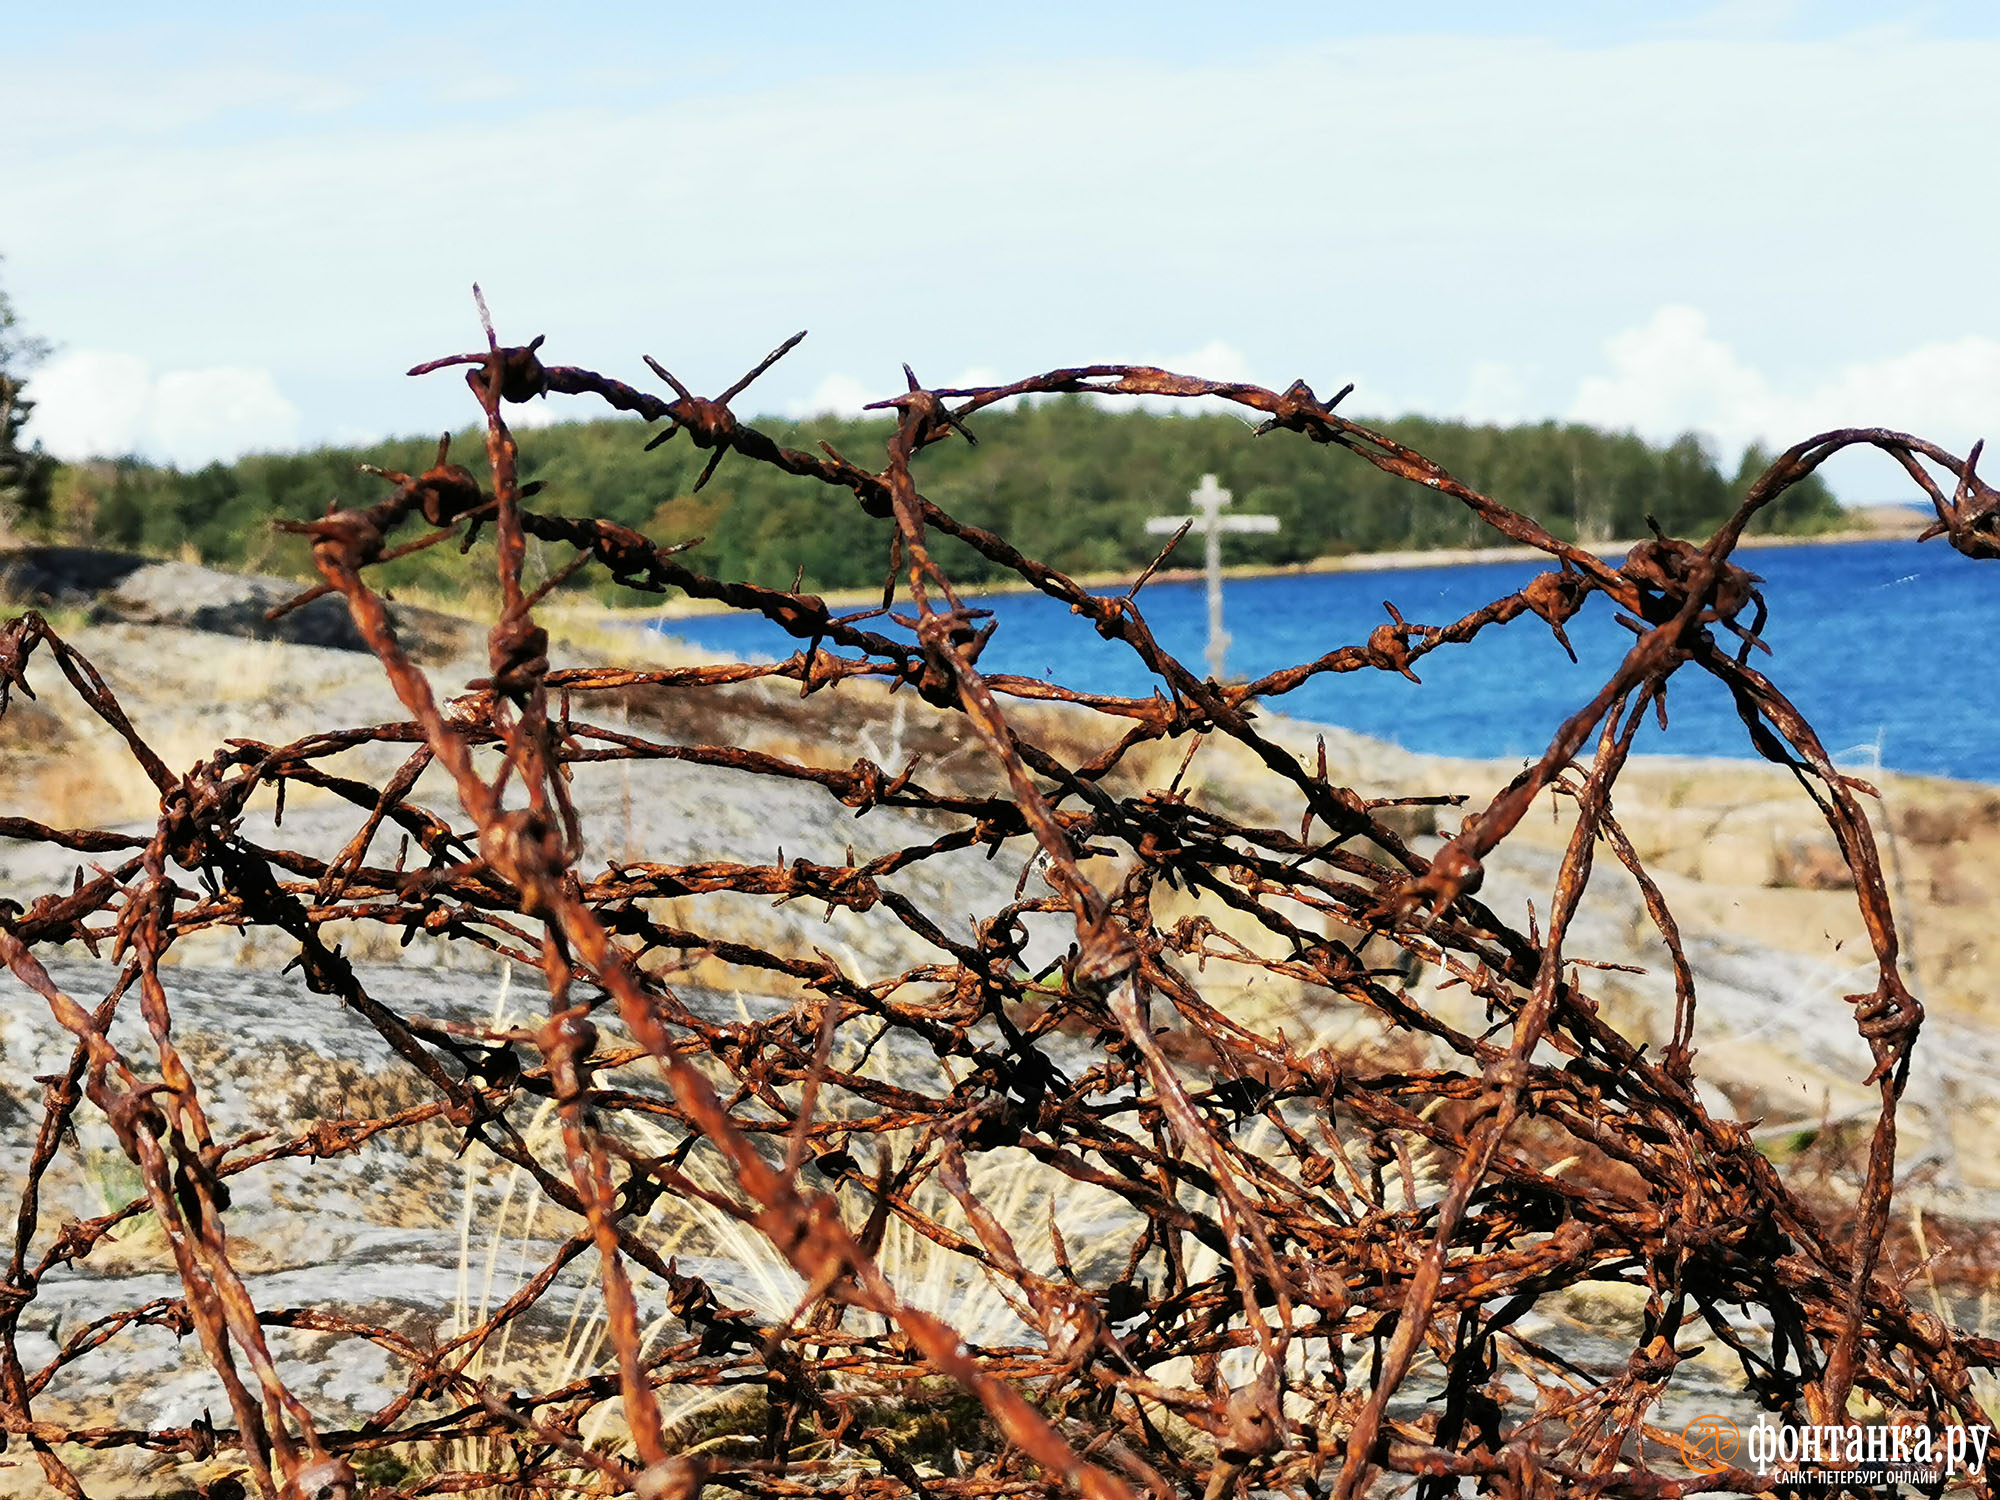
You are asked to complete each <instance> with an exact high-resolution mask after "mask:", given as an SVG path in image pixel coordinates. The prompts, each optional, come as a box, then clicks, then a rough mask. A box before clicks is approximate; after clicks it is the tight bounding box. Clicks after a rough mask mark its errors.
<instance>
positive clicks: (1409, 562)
mask: <svg viewBox="0 0 2000 1500" xmlns="http://www.w3.org/2000/svg"><path fill="white" fill-rule="evenodd" d="M1929 521H1930V517H1929V516H1928V515H1927V514H1925V513H1922V512H1918V511H1915V510H1912V511H1911V512H1910V521H1909V523H1908V524H1907V525H1904V524H1901V523H1900V522H1899V523H1898V524H1894V525H1881V524H1878V525H1874V526H1868V527H1849V528H1846V529H1843V530H1840V531H1820V532H1802V533H1776V534H1769V535H1762V536H1746V537H1744V538H1743V539H1742V540H1741V541H1739V542H1738V543H1737V544H1736V550H1737V551H1739V552H1744V551H1763V550H1766V549H1770V548H1778V547H1833V546H1840V545H1843V544H1845V543H1849V542H1894V541H1908V540H1913V539H1914V538H1915V537H1916V535H1917V533H1918V532H1920V531H1922V530H1923V528H1924V527H1925V526H1926V525H1927V524H1929ZM1642 540H1650V539H1649V538H1635V539H1627V540H1624V541H1608V542H1596V543H1592V544H1590V545H1589V547H1588V549H1587V550H1589V551H1590V552H1592V553H1594V554H1596V555H1597V556H1598V557H1601V558H1603V559H1604V560H1605V561H1607V562H1617V561H1620V560H1622V559H1623V558H1624V556H1625V554H1626V553H1628V552H1630V551H1631V550H1632V548H1633V547H1635V546H1637V545H1638V543H1639V541H1642ZM1548 555H1549V554H1548V553H1546V552H1544V551H1542V550H1541V548H1539V547H1529V546H1525V545H1522V544H1520V543H1509V544H1507V545H1504V546H1498V547H1431V548H1422V549H1415V550H1409V551H1389V552H1345V553H1340V554H1337V555H1330V556H1326V557H1315V558H1311V559H1309V560H1308V561H1306V562H1300V563H1286V564H1282V565H1279V566H1271V565H1268V564H1262V563H1237V564H1234V565H1231V566H1228V567H1225V568H1224V569H1223V570H1222V576H1223V577H1224V578H1228V579H1232V580H1235V579H1247V578H1295V577H1299V576H1301V575H1306V574H1314V573H1399V572H1408V571H1413V570H1416V569H1427V568H1458V567H1465V566H1467V565H1470V564H1474V563H1506V562H1533V561H1534V560H1535V559H1537V558H1543V557H1547V556H1548ZM1070 576H1071V577H1072V578H1074V579H1075V581H1076V582H1077V583H1079V584H1081V585H1082V586H1083V587H1084V588H1087V589H1116V588H1121V587H1124V586H1126V585H1129V584H1130V582H1131V580H1132V579H1133V577H1134V576H1136V575H1135V574H1133V573H1130V572H1093V573H1081V574H1071V575H1070ZM1202 576H1203V574H1202V570H1201V569H1200V568H1162V569H1161V570H1160V571H1159V572H1157V573H1155V574H1154V575H1153V576H1152V578H1151V579H1150V580H1149V582H1150V583H1197V582H1199V581H1200V580H1201V578H1202ZM1034 591H1035V589H1034V585H1033V584H1031V583H1029V582H1028V581H1027V580H1026V579H1022V578H1003V579H997V580H994V581H993V582H990V583H982V584H977V585H972V586H969V587H967V588H966V589H965V593H966V594H967V595H972V594H980V595H985V594H1026V593H1033V592H1034ZM817 597H818V598H820V599H821V600H823V601H824V602H825V603H826V604H827V605H828V606H829V607H831V608H834V609H865V608H868V607H869V606H871V605H875V604H879V603H880V602H881V598H882V592H881V589H880V588H879V587H876V588H849V589H828V590H825V591H824V592H821V593H819V594H818V595H817ZM730 612H731V610H730V607H729V606H728V605H726V604H723V603H721V602H720V601H719V600H714V599H694V598H689V597H688V596H686V595H683V596H682V597H680V598H678V599H672V600H668V601H666V602H664V603H661V604H650V605H640V606H635V607H633V608H630V609H608V610H607V609H600V610H597V611H594V613H596V614H598V615H599V616H600V617H602V618H608V619H613V620H620V621H629V622H633V623H640V624H645V623H653V622H657V621H664V620H679V619H688V618H693V617H697V616H702V615H721V614H729V613H730Z"/></svg>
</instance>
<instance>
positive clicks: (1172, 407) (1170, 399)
mask: <svg viewBox="0 0 2000 1500" xmlns="http://www.w3.org/2000/svg"><path fill="white" fill-rule="evenodd" d="M1105 363H1107V364H1135V365H1153V366H1156V367H1157V368H1159V369H1162V370H1168V371H1171V372H1172V373H1173V374H1175V375H1192V376H1194V377H1195V378H1196V379H1197V380H1220V381H1242V382H1246V383H1256V384H1268V383H1269V382H1265V381H1258V380H1257V377H1256V376H1255V375H1254V374H1252V373H1251V370H1250V360H1249V358H1248V356H1246V355H1245V354H1244V353H1243V351H1242V350H1241V349H1238V348H1237V347H1236V346H1235V345H1233V344H1229V343H1225V342H1224V341H1223V340H1221V339H1210V340H1209V341H1208V342H1207V343H1205V344H1203V345H1202V346H1201V347H1200V348H1199V349H1191V350H1189V351H1187V352H1186V353H1183V354H1168V355H1164V356H1160V357H1157V358H1153V357H1148V358H1142V359H1133V360H1107V361H1105ZM1290 383H1291V382H1289V381H1280V382H1279V384H1280V386H1284V385H1289V384H1290ZM1336 389H1338V387H1336ZM1322 394H1328V393H1326V392H1322ZM1102 401H1103V404H1104V405H1105V406H1108V407H1110V408H1111V409H1112V410H1113V411H1129V410H1132V409H1133V408H1138V409H1140V410H1143V411H1155V412H1168V413H1172V414H1175V415H1179V416H1192V415H1194V414H1196V413H1198V412H1199V413H1215V412H1226V413H1228V414H1230V415H1231V416H1236V417H1241V418H1243V419H1244V420H1245V421H1250V420H1253V419H1254V418H1255V417H1256V413H1255V412H1253V411H1251V410H1250V408H1249V407H1247V406H1239V405H1237V404H1236V403H1235V402H1234V401H1225V400H1223V399H1222V398H1221V397H1219V396H1197V397H1194V398H1192V399H1189V398H1188V397H1185V396H1105V397H1103V398H1102Z"/></svg>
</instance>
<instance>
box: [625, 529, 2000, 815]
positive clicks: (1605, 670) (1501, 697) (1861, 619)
mask: <svg viewBox="0 0 2000 1500" xmlns="http://www.w3.org/2000/svg"><path fill="white" fill-rule="evenodd" d="M1736 557H1737V561H1738V562H1739V563H1741V564H1742V565H1743V566H1745V567H1748V568H1749V569H1750V570H1751V571H1752V572H1754V573H1756V574H1758V575H1760V577H1761V578H1762V580H1763V582H1762V584H1761V585H1760V588H1761V590H1762V592H1763V594H1764V597H1765V599H1766V601H1767V602H1768V603H1769V606H1770V618H1769V620H1768V622H1767V624H1766V625H1765V627H1764V630H1763V639H1764V641H1765V643H1766V644H1767V645H1768V646H1769V647H1770V648H1771V650H1770V654H1769V655H1765V654H1764V653H1763V652H1761V651H1759V652H1756V653H1754V654H1753V656H1752V665H1754V666H1756V667H1757V668H1758V669H1759V670H1761V671H1762V672H1764V674H1765V675H1766V676H1768V677H1770V678H1771V679H1772V681H1773V682H1774V683H1775V684H1776V685H1777V686H1778V688H1779V689H1780V691H1782V692H1783V693H1785V695H1786V696H1787V697H1789V698H1790V699H1791V701H1792V702H1793V703H1794V704H1795V705H1796V706H1797V707H1798V708H1799V709H1800V710H1801V711H1802V712H1803V713H1804V714H1805V717H1806V719H1807V721H1808V722H1810V723H1811V724H1812V725H1813V727H1814V728H1815V729H1816V730H1817V731H1818V733H1819V736H1820V740H1821V743H1822V744H1824V745H1825V746H1826V748H1827V749H1828V750H1829V751H1830V752H1832V753H1833V755H1834V757H1835V758H1836V760H1838V761H1840V763H1841V764H1843V765H1846V766H1850V767H1851V766H1857V765H1858V766H1862V767H1869V766H1875V765H1880V766H1883V767H1886V768H1889V769H1892V770H1897V771H1909V772H1917V773H1921V774H1926V775H1933V776H1947V777H1953V778H1956V779H1959V780H1967V781H1983V782H1995V783H2000V652H1996V649H1995V643H1996V642H2000V567H1996V566H1994V565H1992V564H1987V565H1984V566H1983V567H1982V566H1981V565H1980V564H1977V563H1974V562H1973V561H1971V560H1970V559H1968V558H1965V557H1962V556H1960V555H1959V554H1958V553H1956V552H1953V551H1951V550H1950V549H1949V548H1948V547H1946V546H1945V544H1944V543H1943V542H1942V541H1933V542H1926V543H1922V544H1918V543H1914V542H1910V541H1906V540H1904V541H1866V542H1835V543H1826V544H1819V545H1793V546H1780V547H1760V548H1750V549H1744V550H1742V551H1739V552H1738V553H1737V554H1736ZM1539 571H1542V568H1540V567H1538V566H1537V564H1535V563H1533V562H1476V563H1464V564H1459V565H1455V566H1449V567H1420V568H1411V567H1403V568H1388V569H1383V570H1380V571H1368V572H1361V571H1356V572H1341V573H1293V574H1280V575H1273V576H1266V577H1249V578H1232V579H1230V580H1229V581H1228V583H1227V585H1226V587H1225V589H1224V611H1225V626H1226V628H1227V630H1228V631H1229V634H1230V636H1231V641H1230V646H1229V654H1228V672H1229V675H1230V676H1231V677H1233V678H1252V677H1257V676H1261V675H1262V674H1264V673H1266V672H1270V671H1273V670H1276V669H1277V668H1280V667H1285V666H1290V665H1293V664H1295V663H1298V662H1303V661H1309V660H1311V659H1313V658H1315V657H1317V656H1320V655H1322V654H1324V653H1326V652H1327V651H1330V650H1333V649H1334V648H1336V647H1339V646H1343V645H1360V644H1363V643H1365V642H1366V640H1367V638H1368V633H1369V632H1370V631H1371V630H1372V629H1374V627H1375V626H1377V625H1379V624H1383V623H1385V622H1386V621H1387V620H1388V618H1389V616H1388V614H1387V611H1386V608H1385V606H1386V604H1390V603H1393V604H1394V605H1395V606H1396V608H1397V609H1399V610H1400V611H1401V612H1402V615H1403V618H1404V619H1405V620H1408V621H1411V622H1412V623H1415V624H1422V625H1445V624H1449V623H1451V622H1452V621H1454V620H1457V619H1458V618H1460V617H1461V616H1463V615H1465V614H1468V613H1470V612H1471V611H1473V610H1474V609H1477V608H1478V607H1479V606H1480V605H1482V604H1485V603H1487V602H1490V601H1491V600H1494V599H1497V598H1500V597H1501V596H1502V595H1505V594H1508V593H1511V592H1513V591H1514V590H1516V589H1518V588H1520V587H1521V585H1523V584H1524V583H1526V582H1527V581H1528V580H1529V579H1530V578H1532V577H1533V576H1534V575H1535V574H1536V573H1537V572H1539ZM1104 592H1107V593H1122V592H1123V590H1122V589H1118V590H1105V591H1104ZM967 602H968V603H972V604H976V606H977V607H979V608H982V609H989V610H991V611H993V615H994V617H995V618H996V619H997V620H998V621H999V628H998V630H997V631H996V632H995V634H994V637H993V639H992V641H991V642H990V643H989V645H988V646H987V648H986V651H985V654H984V655H983V656H982V657H981V663H980V664H981V666H982V667H984V668H985V669H986V670H988V671H992V672H1009V673H1016V674H1019V675H1022V676H1030V677H1041V678H1046V679H1048V680H1050V681H1054V682H1060V683H1062V684H1063V685H1065V686H1067V687H1071V688H1079V689H1085V690H1088V691H1092V692H1100V693H1116V694H1129V695H1143V694H1146V693H1149V692H1151V691H1152V689H1153V688H1154V687H1155V686H1157V685H1158V683H1157V679H1155V678H1154V676H1153V675H1152V673H1151V672H1149V671H1148V670H1147V669H1146V667H1145V665H1144V663H1142V662H1141V661H1140V660H1139V658H1138V657H1137V656H1136V655H1135V654H1134V653H1133V652H1132V650H1131V649H1130V648H1129V647H1127V646H1124V645H1122V644H1119V643H1117V642H1111V641H1106V640H1103V639H1101V638H1100V637H1099V636H1098V635H1097V633H1096V632H1095V631H1094V630H1093V629H1092V628H1091V627H1090V626H1089V625H1088V624H1086V623H1085V622H1084V621H1083V620H1080V619H1078V618H1077V617H1076V616H1074V615H1072V614H1071V613H1070V612H1069V610H1068V607H1067V606H1065V605H1063V604H1060V603H1058V602H1056V601H1055V600H1052V599H1050V598H1048V597H1047V596H1046V595H1042V594H1036V593H994V594H989V595H983V596H976V597H972V598H968V601H967ZM1139 604H1140V606H1141V609H1142V610H1143V612H1144V614H1145V617H1146V620H1147V623H1148V624H1149V625H1150V626H1151V627H1152V629H1153V632H1154V634H1155V635H1156V636H1157V637H1158V639H1159V640H1160V642H1161V644H1162V645H1164V646H1165V647H1166V648H1167V649H1168V650H1169V651H1171V652H1172V653H1173V654H1174V655H1176V656H1178V657H1179V658H1180V659H1181V660H1182V661H1184V662H1186V663H1187V664H1188V665H1189V666H1190V667H1192V668H1193V669H1194V670H1195V671H1197V672H1202V671H1205V667H1204V665H1203V663H1204V654H1203V653H1204V651H1205V649H1206V642H1207V632H1208V626H1207V602H1206V594H1205V592H1204V589H1203V585H1202V584H1201V583H1200V582H1199V581H1195V582H1180V581H1174V582H1154V583H1150V584H1148V585H1147V587H1146V588H1145V590H1144V591H1143V592H1142V593H1141V594H1140V596H1139ZM900 612H902V611H900V610H899V613H900ZM1616 613H1617V610H1616V609H1615V607H1614V606H1613V605H1612V604H1611V603H1610V601H1608V600H1606V599H1604V598H1602V597H1598V596H1594V597H1592V599H1591V600H1590V601H1589V603H1588V604H1587V605H1586V606H1585V608H1584V610H1583V611H1582V613H1581V614H1579V615H1578V616H1577V617H1576V618H1575V619H1573V620H1571V621H1570V622H1569V625H1568V626H1567V630H1568V634H1569V637H1570V641H1571V643H1572V644H1573V645H1574V646H1575V647H1576V651H1577V656H1578V658H1579V660H1578V661H1577V662H1575V663H1572V662H1571V661H1570V659H1569V657H1568V656H1567V655H1566V654H1565V653H1564V651H1563V649H1562V647H1561V646H1560V645H1558V644H1557V643H1556V641H1555V639H1554V637H1553V636H1552V635H1551V633H1550V631H1549V629H1548V627H1547V626H1546V625H1544V624H1543V623H1542V622H1541V621H1540V620H1539V619H1538V618H1536V617H1534V616H1533V615H1524V616H1523V617H1521V618H1520V619H1518V620H1516V621H1514V622H1513V623H1512V624H1510V625H1506V626H1500V627H1489V628H1488V629H1486V630H1485V631H1482V632H1481V633H1480V634H1479V635H1478V636H1477V637H1476V638H1475V639H1474V640H1472V641H1471V642H1469V643H1466V644H1464V645H1455V646H1445V647H1442V648H1440V649H1438V650H1436V651H1434V652H1432V653H1431V654H1430V655H1429V656H1426V657H1424V658H1423V659H1422V660H1421V661H1420V662H1419V663H1417V665H1416V668H1415V670H1416V673H1417V675H1418V676H1419V677H1420V678H1422V679H1423V681H1422V683H1421V684H1419V683H1414V682H1410V681H1408V680H1407V679H1405V678H1403V677H1400V676H1398V675H1396V674H1394V673H1392V672H1382V671H1377V670H1363V671H1359V672H1348V673H1343V674H1339V675H1331V674H1324V675H1321V676H1318V677H1315V678H1312V679H1311V680H1309V681H1308V682H1307V683H1306V684H1305V685H1303V686H1302V687H1300V688H1298V689H1296V690H1295V691H1293V692H1291V693H1287V694H1285V695H1284V696H1282V697H1279V698H1272V699H1267V700H1263V703H1262V710H1263V711H1264V712H1266V713H1273V712H1275V713H1282V714H1285V715H1288V716H1289V717H1292V718H1295V719H1304V720H1309V721H1312V722H1316V723H1323V724H1334V725H1339V726H1341V727H1343V728H1347V729H1351V730H1356V731H1358V732H1360V733H1362V734H1366V735H1370V736H1373V737H1376V738H1378V739H1383V740H1388V741H1390V742H1392V743H1394V744H1397V745H1401V746H1403V747H1405V748H1407V749H1411V750H1419V751H1426V752H1431V753H1435V754H1441V755H1454V756H1467V757H1475V758H1479V759H1510V758H1528V757H1534V756H1539V755H1540V754H1541V753H1542V751H1543V750H1544V749H1546V748H1547V746H1548V742H1549V739H1550V737H1551V735H1552V734H1553V733H1554V731H1555V729H1556V726H1557V725H1558V724H1559V723H1561V721H1562V720H1563V719H1564V718H1565V717H1566V716H1568V715H1569V714H1570V713H1572V712H1574V711H1575V710H1576V709H1577V708H1579V707H1581V706H1582V705H1583V704H1585V703H1587V702H1588V701H1589V700H1590V699H1591V697H1592V696H1593V695H1594V694H1595V693H1596V692H1597V690H1598V689H1599V688H1601V687H1602V686H1603V684H1604V683H1605V682H1606V681H1607V680H1608V679H1609V677H1610V675H1611V673H1612V672H1613V671H1614V670H1615V669H1616V668H1617V665H1618V663H1619V661H1620V660H1621V659H1622V658H1623V656H1624V654H1625V652H1626V651H1627V650H1629V649H1630V647H1631V645H1632V641H1633V636H1632V633H1631V632H1630V631H1629V630H1627V629H1625V628H1624V627H1622V626H1620V625H1619V624H1618V623H1617V622H1616V620H1615V618H1614V616H1615V615H1616ZM1747 620H1748V616H1747V615H1746V616H1745V621H1746V623H1747ZM660 628H661V629H663V630H664V631H666V632H667V633H669V634H672V635H675V636H679V637H681V638H682V639H685V640H689V641H692V642H694V643H696V644H698V645H700V646H702V647H705V648H708V649H710V650H713V651H716V652H718V653H722V654H727V655H730V656H734V657H739V658H742V659H746V660H756V659H776V658H781V657H784V656H787V655H790V654H791V652H793V651H795V650H797V649H798V643H797V642H795V641H793V640H791V638H790V637H788V636H786V635H785V634H784V633H783V632H782V631H780V630H779V629H778V628H777V627H776V626H774V625H772V624H771V623H770V622H769V621H767V620H765V619H763V618H762V617H761V616H752V615H744V614H719V615H696V616H689V617H685V618H678V619H673V620H669V621H666V622H664V623H663V624H662V625H661V627H660ZM866 628H868V629H870V630H879V631H881V632H882V633H883V634H888V635H905V634H907V633H906V632H903V631H900V630H899V629H898V628H897V627H895V626H894V625H892V624H890V623H889V622H888V621H886V620H883V619H880V618H878V619H875V620H871V621H869V622H868V623H867V627H866ZM1718 634H1719V635H1721V638H1722V639H1724V640H1725V641H1728V640H1731V639H1732V638H1730V637H1728V636H1727V635H1726V634H1722V633H1721V632H1718ZM1635 751H1636V752H1637V753H1641V754H1655V755H1685V756H1703V757H1715V756H1723V757H1754V756H1755V754H1756V752H1755V750H1754V749H1753V748H1752V747H1751V744H1750V741H1749V736H1748V735H1747V733H1746V732H1745V730H1744V727H1743V724H1742V722H1741V721H1740V720H1739V719H1738V718H1737V716H1736V711H1735V708H1734V706H1733V704H1732V703H1731V701H1730V698H1729V695H1728V693H1727V692H1725V691H1724V690H1723V688H1722V686H1721V685H1720V684H1719V683H1717V682H1716V681H1715V680H1714V679H1713V678H1711V677H1709V676H1708V675H1707V674H1705V673H1703V672H1701V671H1700V670H1699V669H1698V668H1693V667H1687V668H1683V669H1682V670H1681V671H1680V672H1678V673H1677V674H1676V675H1675V676H1674V678H1673V679H1672V682H1671V684H1670V685H1669V687H1668V690H1667V726H1666V728H1665V729H1664V730H1662V729H1661V728H1660V727H1659V726H1658V725H1657V723H1649V724H1648V725H1647V727H1646V728H1645V729H1643V730H1642V731H1641V732H1640V735H1639V738H1638V741H1637V742H1636V745H1635Z"/></svg>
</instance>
